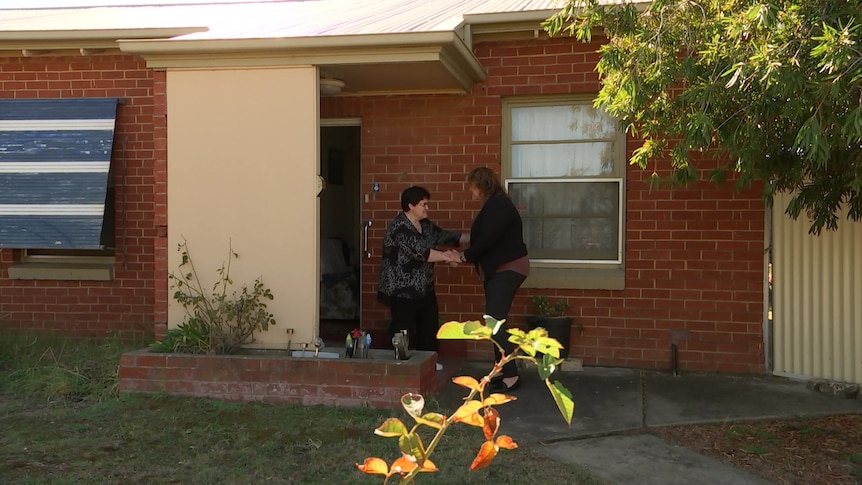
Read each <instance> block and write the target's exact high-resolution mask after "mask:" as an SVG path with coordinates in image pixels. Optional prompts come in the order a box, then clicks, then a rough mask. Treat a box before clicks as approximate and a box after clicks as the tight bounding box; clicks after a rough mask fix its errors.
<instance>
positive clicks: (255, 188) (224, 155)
mask: <svg viewBox="0 0 862 485" xmlns="http://www.w3.org/2000/svg"><path fill="white" fill-rule="evenodd" d="M317 80H318V72H317V68H316V67H313V66H306V67H292V68H260V69H206V70H203V69H202V70H169V71H168V72H167V107H168V109H167V110H168V248H169V256H168V257H169V260H168V270H169V271H175V270H176V268H177V266H178V265H179V263H180V253H179V252H177V251H176V248H177V244H178V243H180V242H181V241H182V239H183V238H185V239H186V240H187V241H188V245H189V248H190V254H191V256H192V259H193V261H194V263H195V266H196V268H197V271H198V274H199V275H200V276H201V278H202V280H204V284H205V285H207V286H206V287H208V288H211V287H212V283H213V282H215V281H216V279H217V277H218V275H217V273H216V270H217V269H218V268H219V267H220V266H221V265H222V263H223V262H226V261H227V258H228V244H231V245H232V246H233V250H234V251H235V252H236V253H238V254H239V259H234V260H233V261H232V263H231V264H232V266H231V277H232V279H233V280H234V288H235V289H237V290H238V289H239V288H241V286H242V284H244V283H245V284H247V285H248V286H249V287H251V285H252V283H253V281H254V279H255V278H257V277H258V276H262V277H263V282H264V284H265V285H266V286H268V287H269V288H270V289H271V290H272V292H273V295H274V296H275V299H274V300H272V301H271V302H269V309H270V311H271V312H272V313H273V314H274V315H275V319H276V322H277V323H276V325H275V326H273V327H270V329H269V331H267V332H262V333H260V334H259V335H258V336H257V342H256V343H255V346H259V347H268V348H285V347H286V345H287V342H288V335H287V332H286V330H287V329H288V328H292V329H294V334H293V336H292V337H290V340H291V341H292V342H293V343H294V344H296V343H298V342H310V341H311V340H312V339H313V338H314V336H315V335H316V332H317V326H318V323H317V322H318V303H317V302H318V293H319V283H318V281H319V279H318V261H319V259H320V258H319V243H318V234H319V220H320V219H319V217H318V213H319V201H318V198H317V185H316V182H317V173H318V160H319V153H318V152H319V136H320V134H319V129H318V126H319V120H318V117H319V115H318V83H317ZM169 295H173V290H170V291H169ZM184 316H185V314H184V312H183V309H182V307H181V306H179V305H178V304H177V303H176V302H175V301H173V300H171V301H170V302H169V309H168V320H169V326H171V327H174V326H176V325H178V324H180V323H181V322H182V321H183V318H184ZM294 347H296V345H294Z"/></svg>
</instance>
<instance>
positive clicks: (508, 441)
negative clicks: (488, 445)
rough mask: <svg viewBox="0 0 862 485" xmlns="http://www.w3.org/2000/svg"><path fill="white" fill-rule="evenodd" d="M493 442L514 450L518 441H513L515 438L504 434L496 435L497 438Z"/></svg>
mask: <svg viewBox="0 0 862 485" xmlns="http://www.w3.org/2000/svg"><path fill="white" fill-rule="evenodd" d="M494 444H496V445H497V446H498V447H500V448H504V449H506V450H514V449H515V448H517V447H518V443H515V440H513V439H512V437H511V436H508V435H505V434H501V435H500V436H498V437H497V440H496V441H494Z"/></svg>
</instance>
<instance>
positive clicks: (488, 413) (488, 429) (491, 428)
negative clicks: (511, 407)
mask: <svg viewBox="0 0 862 485" xmlns="http://www.w3.org/2000/svg"><path fill="white" fill-rule="evenodd" d="M498 429H500V413H498V412H497V410H496V409H494V408H492V407H487V408H485V425H484V426H483V427H482V431H484V432H485V439H486V440H488V441H490V440H493V439H494V435H496V434H497V430H498Z"/></svg>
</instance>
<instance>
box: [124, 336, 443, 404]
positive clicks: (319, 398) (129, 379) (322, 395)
mask: <svg viewBox="0 0 862 485" xmlns="http://www.w3.org/2000/svg"><path fill="white" fill-rule="evenodd" d="M390 356H391V351H383V350H379V351H378V350H372V351H371V353H370V357H371V358H369V359H362V360H359V359H323V358H294V357H287V356H286V355H273V354H260V355H193V354H162V353H153V352H149V351H147V350H146V349H144V350H137V351H134V352H128V353H125V354H123V356H122V357H121V358H120V371H119V372H120V380H119V389H120V391H124V392H166V393H168V394H173V395H184V396H196V397H210V398H215V399H222V400H227V401H261V402H269V403H294V404H301V405H304V406H312V405H318V404H323V405H327V406H340V407H341V406H360V405H367V406H371V407H374V408H397V407H400V406H401V396H402V395H403V394H405V393H408V392H413V393H419V394H423V395H424V394H427V393H429V392H432V391H434V390H435V386H436V379H435V378H436V364H437V354H436V353H435V352H419V351H416V352H413V354H412V355H411V357H410V359H409V360H402V361H396V360H393V359H391V357H390Z"/></svg>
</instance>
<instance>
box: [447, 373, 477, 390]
mask: <svg viewBox="0 0 862 485" xmlns="http://www.w3.org/2000/svg"><path fill="white" fill-rule="evenodd" d="M452 382H454V383H455V384H458V385H459V386H462V387H466V388H467V389H471V390H473V391H476V392H479V391H480V390H481V389H480V388H479V381H477V380H476V379H475V378H473V377H470V376H458V377H453V378H452Z"/></svg>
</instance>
